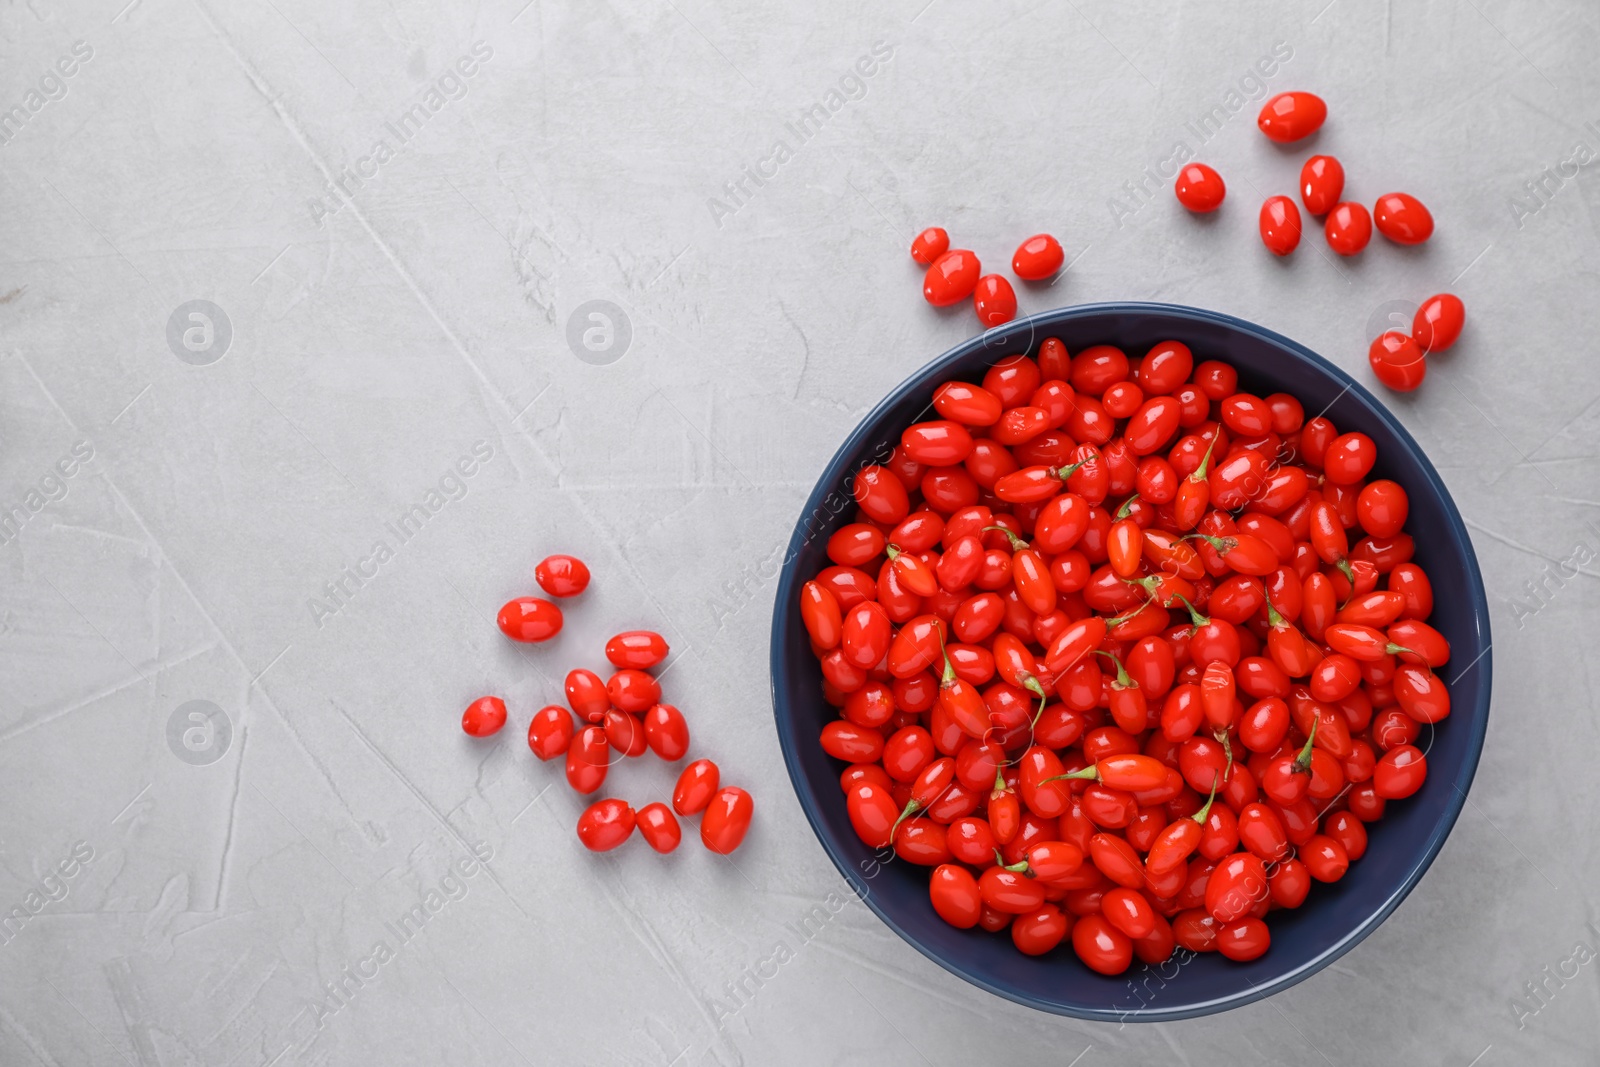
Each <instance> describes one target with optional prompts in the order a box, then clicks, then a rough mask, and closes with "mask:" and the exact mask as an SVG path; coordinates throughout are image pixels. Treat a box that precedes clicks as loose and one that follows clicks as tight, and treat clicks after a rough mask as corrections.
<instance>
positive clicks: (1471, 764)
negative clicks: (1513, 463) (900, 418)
mask: <svg viewBox="0 0 1600 1067" xmlns="http://www.w3.org/2000/svg"><path fill="white" fill-rule="evenodd" d="M1106 314H1121V315H1128V314H1134V315H1139V314H1159V315H1162V316H1165V317H1167V318H1170V319H1173V320H1176V322H1178V323H1181V322H1184V321H1188V322H1196V323H1205V324H1208V325H1214V326H1223V327H1226V328H1228V329H1231V330H1234V331H1236V332H1239V333H1244V334H1249V335H1253V336H1254V337H1255V338H1257V339H1259V340H1262V341H1265V342H1267V343H1269V344H1272V345H1275V346H1277V347H1278V348H1280V349H1283V350H1284V351H1285V352H1287V353H1289V354H1290V355H1293V356H1296V357H1298V358H1300V359H1301V360H1304V361H1305V362H1308V363H1310V364H1312V365H1313V366H1314V367H1316V368H1318V369H1319V370H1321V371H1323V372H1324V373H1326V374H1327V375H1329V376H1330V377H1331V378H1333V379H1334V380H1336V381H1339V382H1342V383H1343V384H1344V391H1343V392H1342V393H1340V394H1339V396H1338V397H1335V401H1336V400H1338V399H1339V398H1340V397H1342V396H1343V395H1344V394H1345V393H1350V394H1352V395H1353V396H1354V397H1355V399H1356V400H1357V401H1358V402H1360V403H1361V404H1363V405H1365V407H1366V408H1367V409H1369V410H1370V411H1371V413H1372V414H1373V415H1374V416H1375V417H1376V418H1377V419H1379V420H1381V421H1382V422H1384V423H1385V424H1387V426H1388V428H1389V429H1390V430H1391V431H1392V432H1393V433H1394V434H1395V436H1396V437H1397V438H1398V440H1399V441H1400V443H1401V444H1402V445H1403V446H1404V447H1405V448H1407V449H1409V450H1410V451H1411V453H1412V454H1413V455H1414V456H1415V457H1416V458H1417V460H1418V463H1419V467H1420V469H1421V471H1422V474H1423V477H1424V478H1425V479H1426V481H1427V484H1428V486H1429V487H1430V488H1431V489H1432V491H1433V492H1434V493H1436V494H1438V496H1439V498H1440V499H1441V500H1442V502H1443V504H1444V514H1445V518H1446V521H1447V523H1448V528H1449V532H1450V534H1451V536H1452V537H1453V538H1454V540H1455V541H1456V542H1457V543H1459V544H1460V545H1461V547H1462V550H1463V552H1464V558H1465V562H1466V564H1467V586H1468V588H1467V596H1468V598H1469V600H1470V601H1471V604H1472V612H1473V620H1472V621H1473V622H1474V624H1475V628H1476V630H1477V631H1478V633H1479V635H1480V636H1481V638H1482V642H1483V651H1482V652H1481V653H1480V654H1479V656H1478V658H1477V659H1476V660H1474V661H1473V662H1471V663H1469V664H1468V665H1467V667H1466V668H1465V669H1464V670H1463V671H1462V673H1463V674H1464V673H1465V672H1466V671H1468V670H1472V669H1474V668H1478V669H1481V670H1482V671H1483V673H1484V684H1483V690H1482V696H1481V697H1480V699H1479V701H1478V702H1477V705H1476V706H1474V707H1473V708H1471V709H1461V710H1462V711H1467V712H1468V714H1467V715H1464V716H1459V718H1467V719H1468V720H1469V721H1468V723H1467V725H1468V726H1469V733H1468V742H1469V743H1468V747H1467V753H1466V757H1465V759H1464V761H1463V763H1462V766H1461V769H1460V771H1459V772H1458V773H1457V774H1456V777H1455V781H1454V782H1452V783H1451V784H1452V786H1453V792H1452V795H1451V796H1450V797H1449V799H1448V800H1447V801H1446V806H1445V810H1444V812H1443V814H1442V817H1441V818H1440V819H1439V822H1438V823H1437V825H1435V827H1434V828H1433V832H1432V833H1431V834H1430V835H1429V836H1428V839H1427V841H1426V844H1425V847H1424V848H1423V849H1422V851H1421V852H1420V853H1418V854H1417V857H1416V859H1415V861H1414V862H1413V864H1412V867H1411V870H1410V871H1409V873H1408V874H1407V875H1406V877H1405V878H1404V879H1403V880H1402V881H1401V883H1400V884H1399V886H1398V887H1397V888H1396V889H1395V891H1394V892H1393V893H1391V894H1390V895H1389V897H1388V898H1387V899H1385V900H1384V901H1383V902H1382V903H1381V904H1380V905H1379V906H1378V907H1377V908H1376V909H1375V910H1374V911H1373V912H1372V913H1371V914H1370V915H1369V916H1368V917H1367V918H1366V919H1365V920H1364V921H1362V922H1361V923H1359V924H1357V925H1356V926H1355V927H1354V928H1353V929H1351V930H1350V931H1349V932H1348V933H1346V934H1345V936H1344V937H1342V938H1340V939H1339V940H1338V941H1336V942H1334V943H1333V944H1331V945H1329V946H1328V947H1327V948H1325V949H1323V950H1322V951H1321V952H1320V953H1318V954H1317V955H1315V956H1313V957H1311V958H1310V959H1308V960H1306V961H1305V962H1304V963H1302V964H1300V965H1299V966H1298V967H1295V968H1294V969H1292V970H1290V971H1288V972H1286V973H1284V974H1282V975H1280V976H1278V977H1277V978H1275V979H1273V980H1272V981H1270V982H1264V983H1262V984H1261V985H1257V986H1253V987H1251V988H1250V989H1248V990H1245V991H1243V992H1239V993H1234V994H1230V995H1228V996H1224V997H1218V998H1215V999H1213V1000H1207V1001H1201V1002H1198V1003H1192V1004H1186V1005H1175V1006H1172V1007H1166V1008H1159V1007H1145V1008H1131V1009H1126V1010H1122V1009H1113V1008H1095V1007H1089V1006H1080V1005H1076V1004H1062V1003H1060V1002H1056V1001H1050V1000H1045V999H1042V998H1039V997H1035V996H1031V995H1029V994H1027V993H1025V992H1021V991H1018V990H1015V989H1008V988H1005V987H1003V986H1000V985H997V984H995V983H993V982H990V981H988V980H986V979H984V978H983V977H981V976H979V975H976V974H973V973H971V972H969V971H966V970H962V969H960V968H959V967H957V966H956V965H954V964H952V963H951V962H949V961H947V960H945V959H943V958H942V957H940V956H939V955H938V954H936V953H935V952H933V951H932V950H930V949H929V948H928V947H926V946H924V945H923V944H922V943H921V941H920V940H918V939H917V938H916V937H914V936H912V935H911V934H909V933H908V932H907V931H906V930H905V929H904V928H903V927H902V926H901V925H900V923H899V922H897V921H896V919H895V918H894V916H893V915H891V914H890V913H889V912H888V911H886V910H885V909H884V908H883V907H882V906H881V905H880V904H879V903H878V901H877V899H876V898H875V896H874V894H873V893H872V892H871V891H870V887H869V886H868V885H867V880H866V879H864V878H862V877H860V875H859V874H858V872H857V871H856V870H855V868H854V866H853V864H852V863H850V862H849V860H848V859H847V858H846V857H844V856H843V855H841V854H840V852H839V850H838V849H837V848H836V847H835V845H834V843H833V841H831V840H830V838H829V836H828V834H827V833H826V832H825V831H824V828H823V825H822V823H821V820H820V819H819V817H818V814H817V798H816V793H815V791H814V790H813V789H812V788H811V784H810V781H809V780H808V779H807V778H806V776H805V775H804V774H803V772H802V771H801V768H800V765H799V755H798V751H797V749H796V747H795V743H796V740H797V738H796V737H795V736H794V731H793V730H792V728H790V726H789V725H788V724H787V723H786V721H785V720H786V718H787V717H786V716H785V714H784V705H785V703H786V702H785V699H784V698H783V696H782V693H783V691H784V690H785V689H786V688H787V682H788V668H787V666H786V665H785V662H784V638H785V637H786V636H787V634H788V633H789V632H790V630H791V629H792V627H793V626H794V625H795V622H794V619H795V613H794V612H792V611H786V610H785V608H786V606H788V605H791V604H793V603H794V602H795V592H796V586H797V581H796V579H797V577H798V575H797V572H796V567H795V561H796V559H797V558H798V556H799V552H800V549H801V546H803V545H804V544H805V541H806V538H807V517H808V516H811V515H814V514H816V513H817V510H818V508H819V507H821V506H822V503H823V500H824V499H825V498H826V497H827V495H828V494H830V493H832V492H833V490H834V487H835V485H836V484H837V483H838V482H839V480H840V477H841V476H842V475H843V473H844V469H845V467H846V466H847V465H848V464H847V457H849V456H850V455H852V454H853V453H854V452H855V451H856V450H857V448H858V447H859V446H860V444H861V443H862V442H863V440H864V439H865V438H867V437H868V436H870V435H871V434H873V433H876V432H878V431H877V429H876V427H877V424H878V422H879V420H880V419H882V418H883V417H884V416H885V415H886V414H887V413H888V411H889V410H890V409H891V408H892V407H894V406H895V405H896V404H898V403H899V402H900V401H902V400H903V399H905V397H906V396H907V395H908V394H910V393H912V392H913V391H915V390H919V389H925V388H927V387H928V386H929V385H931V384H932V382H933V380H935V379H937V378H938V377H939V375H940V373H941V372H942V371H944V370H945V369H946V368H948V367H950V366H952V365H954V364H956V363H959V362H961V361H963V360H965V359H966V358H968V357H969V356H971V355H973V354H974V353H976V352H979V351H981V350H983V349H989V348H994V349H996V353H995V359H996V361H998V360H999V359H1003V358H1005V355H1006V354H1013V353H1004V352H1003V349H1004V348H1005V347H1006V346H1008V345H1010V344H1011V343H1012V342H1014V341H1015V340H1017V338H1018V337H1019V336H1023V335H1026V336H1028V337H1029V341H1028V348H1029V350H1031V349H1032V347H1033V337H1035V336H1038V335H1039V334H1041V333H1044V332H1045V331H1048V329H1049V328H1051V327H1054V326H1057V325H1060V324H1061V323H1064V322H1069V321H1071V320H1073V319H1078V318H1085V317H1089V316H1094V315H1106ZM1329 406H1330V407H1331V406H1332V402H1330V403H1329ZM1492 651H1493V640H1492V635H1491V633H1490V629H1489V603H1488V597H1487V595H1486V593H1485V591H1484V585H1483V574H1482V572H1481V570H1480V568H1479V566H1478V557H1477V553H1476V552H1475V551H1474V550H1473V546H1472V539H1471V537H1470V536H1469V535H1468V533H1467V528H1466V524H1465V523H1464V522H1463V521H1462V519H1461V513H1460V511H1459V510H1458V509H1457V508H1456V504H1455V499H1454V498H1453V497H1452V496H1451V495H1450V491H1449V489H1448V488H1447V487H1446V486H1445V484H1444V481H1443V480H1442V479H1441V478H1440V477H1439V472H1438V471H1437V470H1436V469H1435V468H1434V466H1433V463H1432V461H1431V460H1429V459H1428V455H1427V453H1426V452H1424V451H1423V449H1422V446H1421V445H1419V444H1417V441H1416V439H1415V438H1413V437H1412V436H1411V434H1410V432H1409V431H1407V430H1406V428H1405V426H1404V425H1403V424H1401V422H1400V421H1399V420H1398V419H1396V418H1395V416H1394V415H1393V413H1391V412H1390V411H1389V409H1388V407H1387V406H1385V405H1384V404H1383V403H1382V402H1380V401H1379V400H1378V399H1377V398H1376V397H1375V396H1373V394H1372V393H1371V392H1370V391H1368V390H1367V389H1366V388H1365V387H1364V386H1362V385H1361V383H1360V382H1357V381H1356V380H1355V379H1354V378H1352V377H1351V376H1350V375H1349V374H1348V373H1347V372H1345V371H1344V370H1343V369H1342V368H1341V367H1339V366H1337V365H1336V364H1334V363H1332V362H1330V361H1329V360H1327V359H1325V358H1323V357H1322V356H1320V355H1318V354H1317V353H1316V352H1314V351H1312V350H1311V349H1310V348H1307V347H1306V346H1305V345H1303V344H1301V343H1299V342H1298V341H1295V340H1293V339H1291V338H1288V337H1285V336H1284V335H1282V334H1280V333H1278V332H1276V331H1274V330H1269V329H1267V328H1266V327H1264V326H1260V325H1258V324H1256V323H1253V322H1250V321H1249V320H1247V319H1241V318H1239V317H1237V316H1234V315H1229V314H1226V313H1224V312H1220V311H1210V310H1207V309H1204V308H1197V307H1190V306H1188V305H1184V304H1166V303H1158V302H1149V301H1105V302H1100V303H1093V304H1073V305H1069V306H1066V307H1059V308H1054V309H1052V310H1049V311H1041V312H1038V313H1035V314H1033V315H1028V316H1025V317H1023V318H1018V319H1014V320H1012V321H1011V322H1009V323H1007V324H1005V325H1004V326H1000V327H995V328H993V329H990V330H988V331H985V332H984V333H982V334H979V335H977V336H975V337H971V338H968V339H967V340H965V341H963V342H961V343H960V344H958V345H956V346H955V347H954V348H951V349H949V350H948V351H946V352H945V353H944V354H943V355H941V356H938V357H937V358H935V359H933V360H931V361H930V362H928V363H926V364H924V365H923V366H922V367H920V368H918V369H917V370H915V371H913V372H912V373H911V374H910V375H909V376H908V377H907V378H906V379H905V380H904V381H902V382H901V383H900V384H899V385H897V386H896V387H895V388H893V389H892V390H890V391H889V393H888V394H887V395H886V396H884V398H883V399H882V400H881V401H879V402H878V404H877V405H876V406H874V407H873V409H872V410H871V411H869V412H868V413H867V414H866V415H865V416H863V417H862V418H861V419H860V420H859V421H858V422H857V424H856V427H855V429H854V430H852V431H851V433H850V434H849V436H847V437H846V438H845V440H844V441H843V443H841V444H840V446H839V448H838V449H837V450H836V451H835V452H834V454H833V457H832V458H831V459H830V460H829V461H828V463H827V466H826V467H824V468H823V470H822V472H821V474H820V475H818V478H817V483H816V486H815V487H814V488H813V489H812V491H811V495H810V497H809V498H807V500H806V503H805V507H804V509H803V510H802V511H801V513H800V518H799V520H798V521H797V522H796V524H795V528H794V533H793V534H792V535H791V536H790V539H789V545H788V551H787V554H786V555H785V557H784V564H783V571H782V573H781V574H780V575H779V579H778V588H777V593H776V599H775V602H774V607H773V620H772V641H771V647H770V666H771V681H772V708H773V718H774V720H775V723H776V726H777V731H778V742H779V746H780V747H781V748H782V750H783V762H784V766H785V767H786V768H787V770H788V772H789V781H790V784H791V785H793V787H794V789H795V794H796V797H797V799H798V800H799V801H800V807H801V809H802V810H803V811H804V812H805V816H806V821H807V822H809V823H810V824H811V831H812V833H813V834H815V835H816V838H817V840H818V842H819V843H820V844H821V845H822V847H823V851H825V852H826V853H827V854H828V858H829V859H830V860H832V861H833V865H834V866H835V867H836V868H838V870H839V873H840V874H842V875H843V876H844V878H845V880H846V882H848V883H849V885H850V889H851V892H852V893H853V894H854V895H855V896H856V897H857V898H859V899H860V900H861V901H862V902H863V903H865V904H866V905H867V907H868V908H870V909H871V910H872V912H873V914H875V915H877V916H878V918H879V919H880V920H882V921H883V923H884V924H885V925H886V926H888V927H889V929H891V930H893V931H894V932H895V933H896V934H897V935H899V937H900V939H901V940H903V941H905V942H906V943H907V944H909V945H911V946H912V947H913V948H915V949H916V950H917V951H918V952H920V953H922V955H924V956H926V957H927V958H928V959H930V960H932V961H933V962H934V963H936V964H938V965H939V966H940V967H943V968H944V969H945V970H947V971H949V972H950V973H951V974H953V975H955V976H957V977H958V978H961V979H963V980H964V981H967V982H970V983H971V984H973V985H975V986H978V987H979V988H981V989H984V990H987V991H988V992H990V993H993V994H994V995H996V996H999V997H1003V998H1005V999H1006V1000H1009V1001H1012V1002H1014V1003H1017V1004H1022V1005H1025V1006H1027V1007H1030V1008H1035V1009H1038V1010H1040V1011H1046V1012H1050V1013H1051V1014H1055V1015H1065V1016H1070V1017H1073V1018H1079V1019H1088V1020H1093V1021H1100V1022H1118V1023H1120V1022H1124V1021H1128V1020H1132V1021H1134V1022H1167V1021H1173V1020H1179V1019H1192V1018H1196V1017H1199V1016H1203V1015H1211V1014H1215V1013H1217V1012H1222V1011H1227V1010H1230V1009H1232V1008H1238V1007H1243V1006H1244V1005H1246V1004H1252V1003H1254V1002H1256V1001H1258V1000H1262V999H1264V998H1266V997H1269V996H1271V995H1272V994H1274V993H1278V992H1281V991H1283V990H1285V989H1288V988H1289V987H1290V986H1293V985H1295V984H1297V983H1299V982H1301V981H1304V980H1305V979H1306V978H1309V977H1310V976H1311V975H1313V974H1315V973H1317V972H1318V971H1320V970H1322V969H1323V968H1324V967H1326V966H1327V965H1328V964H1330V963H1333V962H1334V961H1335V960H1337V959H1339V957H1341V956H1343V955H1344V954H1345V953H1346V952H1349V951H1350V950H1351V949H1352V948H1354V947H1355V946H1356V945H1358V944H1360V943H1361V941H1363V940H1364V939H1365V938H1366V937H1367V936H1368V935H1369V934H1371V933H1372V931H1374V930H1376V929H1377V928H1378V926H1379V925H1381V924H1382V923H1383V921H1384V920H1385V919H1387V918H1388V917H1389V916H1390V915H1391V914H1393V912H1394V910H1395V909H1396V908H1398V907H1399V906H1400V902H1401V901H1403V900H1404V899H1405V898H1406V896H1407V895H1408V894H1409V893H1410V892H1411V890H1412V889H1414V888H1415V887H1416V885H1417V883H1418V882H1420V881H1421V880H1422V876H1423V875H1424V874H1426V873H1427V870H1428V868H1429V867H1430V866H1431V865H1432V864H1433V861H1434V858H1435V857H1436V856H1437V855H1438V854H1439V851H1440V849H1442V848H1443V847H1444V842H1445V839H1446V838H1447V837H1449V835H1450V831H1451V830H1452V829H1453V828H1454V827H1455V823H1456V820H1457V818H1458V817H1459V816H1460V814H1461V809H1462V807H1463V806H1464V805H1465V803H1466V800H1467V791H1468V789H1470V788H1471V785H1472V780H1473V777H1474V775H1475V774H1476V773H1477V768H1478V762H1479V759H1480V757H1481V755H1482V752H1483V742H1484V738H1485V737H1486V735H1487V733H1488V726H1489V716H1488V711H1489V702H1490V696H1491V691H1492V689H1493V684H1492V683H1493V671H1492V667H1493V656H1492V654H1491V653H1492ZM1458 677H1459V676H1458ZM1453 717H1457V716H1453ZM791 721H792V720H791Z"/></svg>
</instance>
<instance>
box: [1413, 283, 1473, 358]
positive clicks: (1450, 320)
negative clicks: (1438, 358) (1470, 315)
mask: <svg viewBox="0 0 1600 1067" xmlns="http://www.w3.org/2000/svg"><path fill="white" fill-rule="evenodd" d="M1466 321H1467V308H1466V305H1464V304H1462V303H1461V299H1460V298H1459V297H1456V296H1452V295H1451V294H1449V293H1440V294H1438V295H1437V296H1430V297H1428V299H1426V300H1424V301H1423V302H1422V306H1421V307H1419V308H1417V314H1416V316H1415V317H1414V318H1413V319H1412V320H1411V339H1412V340H1413V341H1415V342H1417V344H1418V345H1419V346H1421V348H1422V350H1423V351H1424V352H1443V351H1444V350H1445V349H1447V348H1449V347H1450V346H1451V345H1453V344H1455V343H1456V338H1457V337H1460V336H1461V327H1462V326H1463V325H1465V324H1466Z"/></svg>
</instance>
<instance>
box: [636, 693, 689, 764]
mask: <svg viewBox="0 0 1600 1067" xmlns="http://www.w3.org/2000/svg"><path fill="white" fill-rule="evenodd" d="M644 740H645V744H647V745H649V746H650V751H651V752H654V753H655V754H656V755H658V756H660V757H661V758H662V759H664V760H666V761H667V762H669V763H671V762H673V761H675V760H680V759H682V758H683V757H684V755H685V754H687V753H688V751H689V724H688V723H687V722H685V721H684V718H683V712H681V711H679V710H678V709H677V708H675V707H673V706H672V705H671V704H656V705H654V706H652V707H651V708H650V710H649V711H647V712H645V713H644Z"/></svg>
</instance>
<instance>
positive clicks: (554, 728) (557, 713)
mask: <svg viewBox="0 0 1600 1067" xmlns="http://www.w3.org/2000/svg"><path fill="white" fill-rule="evenodd" d="M572 734H573V727H572V713H571V712H569V711H568V710H567V709H566V708H564V707H562V706H561V705H560V704H549V705H547V706H545V707H542V708H540V709H539V711H538V712H537V713H536V714H535V715H534V716H533V721H532V722H530V723H528V748H529V749H531V750H532V751H533V754H534V755H535V756H538V757H539V758H540V759H542V760H545V761H546V762H548V761H550V760H553V759H555V758H556V757H557V756H564V755H566V754H567V749H568V748H570V747H572Z"/></svg>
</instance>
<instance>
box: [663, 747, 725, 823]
mask: <svg viewBox="0 0 1600 1067" xmlns="http://www.w3.org/2000/svg"><path fill="white" fill-rule="evenodd" d="M720 778H721V773H720V772H719V771H718V770H717V765H716V764H715V763H712V762H711V761H710V760H708V759H697V760H695V761H694V762H693V763H691V764H689V766H687V767H685V768H684V769H683V773H682V774H680V775H678V784H677V785H676V786H674V787H673V789H672V810H673V811H675V812H677V813H678V814H679V815H697V814H699V813H700V812H702V811H705V810H706V805H707V804H709V803H711V798H712V796H713V795H715V794H716V791H717V782H718V781H719V779H720Z"/></svg>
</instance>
